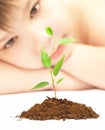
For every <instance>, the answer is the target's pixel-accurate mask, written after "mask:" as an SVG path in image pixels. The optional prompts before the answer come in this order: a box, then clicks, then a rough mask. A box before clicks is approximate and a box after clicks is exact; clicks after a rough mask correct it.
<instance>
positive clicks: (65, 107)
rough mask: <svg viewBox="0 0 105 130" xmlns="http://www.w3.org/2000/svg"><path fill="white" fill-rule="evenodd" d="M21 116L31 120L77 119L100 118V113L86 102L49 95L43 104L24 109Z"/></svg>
mask: <svg viewBox="0 0 105 130" xmlns="http://www.w3.org/2000/svg"><path fill="white" fill-rule="evenodd" d="M19 117H20V118H27V119H30V120H51V119H52V120H60V119H62V120H66V119H76V120H77V119H87V118H98V117H99V115H98V114H97V113H96V112H94V111H93V109H92V108H91V107H87V106H86V105H85V104H80V103H77V102H73V101H68V100H67V99H56V98H49V97H47V99H45V100H44V101H43V102H42V103H41V104H35V105H34V106H32V107H31V108H30V109H29V110H27V111H23V112H22V113H21V115H20V116H19Z"/></svg>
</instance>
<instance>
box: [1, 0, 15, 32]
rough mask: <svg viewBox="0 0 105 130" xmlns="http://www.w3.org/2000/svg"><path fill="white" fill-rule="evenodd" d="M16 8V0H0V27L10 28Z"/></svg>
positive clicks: (8, 29) (3, 28) (7, 29)
mask: <svg viewBox="0 0 105 130" xmlns="http://www.w3.org/2000/svg"><path fill="white" fill-rule="evenodd" d="M16 8H17V7H16V0H0V29H2V30H5V31H10V30H11V28H12V21H14V18H16V15H15V14H14V12H15V10H16Z"/></svg>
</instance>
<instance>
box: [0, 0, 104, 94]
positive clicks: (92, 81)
mask: <svg viewBox="0 0 105 130" xmlns="http://www.w3.org/2000/svg"><path fill="white" fill-rule="evenodd" d="M46 1H47V0H42V3H43V4H42V5H44V6H42V10H43V11H42V12H43V13H42V12H41V11H40V12H39V13H38V14H37V16H35V18H33V19H31V21H30V20H29V19H28V20H26V22H25V23H24V24H25V26H24V27H23V26H22V25H21V26H22V29H20V28H19V30H18V29H17V32H16V33H15V34H11V36H10V35H9V36H8V38H7V39H5V41H3V42H2V43H1V45H2V46H4V45H5V42H6V41H8V39H10V38H12V37H15V40H16V43H14V42H13V43H12V45H11V44H10V45H9V44H8V45H7V44H6V47H7V48H6V49H2V48H3V47H2V46H1V49H0V79H2V80H0V93H1V94H6V93H16V92H27V91H31V88H32V87H33V86H34V85H35V84H36V83H38V82H40V81H42V80H43V79H44V80H47V81H50V80H51V79H50V76H49V73H48V70H46V69H45V68H43V66H42V64H41V62H40V48H41V47H42V46H43V47H44V48H45V49H46V51H47V52H48V53H49V55H51V56H52V60H53V64H55V62H56V61H57V60H58V59H59V58H60V57H61V56H62V55H63V54H66V59H65V62H64V65H63V67H62V70H61V72H60V75H59V76H60V77H61V76H63V77H65V79H64V81H63V82H61V84H59V86H57V88H56V89H57V90H80V89H90V88H94V87H95V88H100V89H105V80H104V77H105V69H104V66H105V54H104V53H105V47H104V46H105V38H104V36H105V25H104V23H105V14H104V12H105V2H104V1H103V0H101V1H100V0H92V1H90V0H84V2H83V1H82V0H75V1H74V0H73V1H72V0H71V1H69V0H66V2H65V0H60V1H59V0H55V1H54V0H50V2H49V1H47V4H46ZM22 2H23V4H21V1H20V3H19V5H20V4H21V5H25V3H26V2H27V0H23V1H22ZM56 2H57V3H56ZM55 3H56V4H55ZM52 4H54V5H56V6H53V7H52V6H51V5H52ZM31 5H32V6H33V2H32V3H31ZM90 5H91V6H90ZM50 6H51V7H50ZM19 7H20V6H19ZM48 7H49V8H50V11H48V12H47V14H46V16H45V15H44V12H46V11H47V10H49V8H48ZM20 8H23V7H20ZM65 8H66V9H65ZM58 9H59V10H60V13H58V14H57V13H55V12H56V11H57V10H58ZM64 10H66V11H64ZM54 11H55V12H54ZM61 11H62V13H61ZM97 12H98V13H97ZM49 14H52V17H49ZM55 14H57V15H55ZM61 14H62V15H61ZM102 14H103V15H102ZM63 16H64V17H63ZM25 17H26V16H25ZM26 18H27V17H26ZM58 18H59V20H58ZM60 19H61V20H60ZM30 22H31V23H30ZM17 26H20V25H17ZM46 26H51V27H52V28H53V29H54V35H55V36H56V40H59V39H61V38H63V37H74V38H76V39H77V40H78V42H77V43H73V44H69V45H66V46H62V47H60V50H59V49H58V46H57V47H56V51H55V53H54V54H52V53H51V49H52V44H51V43H52V39H51V38H49V37H48V36H46V34H45V32H44V30H45V27H46ZM34 28H35V29H34ZM0 34H1V36H0V38H2V36H4V35H5V34H6V32H3V31H2V30H1V31H0ZM42 43H43V45H42ZM8 46H9V47H8ZM18 52H19V53H18ZM57 52H60V54H59V53H57ZM17 54H18V55H17ZM55 57H56V58H55ZM45 74H46V76H45ZM46 77H48V78H46ZM46 89H52V87H51V86H48V87H46V88H43V89H41V90H46Z"/></svg>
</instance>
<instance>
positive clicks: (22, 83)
mask: <svg viewBox="0 0 105 130" xmlns="http://www.w3.org/2000/svg"><path fill="white" fill-rule="evenodd" d="M59 77H60V78H61V77H64V81H62V82H61V83H60V84H59V86H57V87H56V89H57V90H74V89H84V88H85V89H86V88H89V87H90V86H89V85H88V84H86V83H84V82H82V81H80V80H78V79H76V78H74V77H72V76H70V75H68V74H66V73H64V72H63V71H62V72H60V74H59ZM59 77H58V78H59ZM41 81H48V82H51V78H50V75H49V72H48V70H46V69H40V70H32V71H29V70H21V69H18V68H15V67H13V66H11V65H9V64H6V63H3V62H0V94H7V93H17V92H27V91H31V88H32V87H33V86H34V85H36V84H37V83H39V82H41ZM46 89H52V87H51V86H47V87H45V88H42V89H40V90H46Z"/></svg>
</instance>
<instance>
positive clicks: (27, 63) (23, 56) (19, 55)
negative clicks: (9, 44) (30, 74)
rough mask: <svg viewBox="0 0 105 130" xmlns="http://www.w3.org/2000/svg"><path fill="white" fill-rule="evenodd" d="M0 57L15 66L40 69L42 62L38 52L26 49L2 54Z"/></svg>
mask: <svg viewBox="0 0 105 130" xmlns="http://www.w3.org/2000/svg"><path fill="white" fill-rule="evenodd" d="M0 59H1V60H2V61H4V62H6V63H9V64H11V65H13V66H16V67H19V68H24V69H39V68H42V64H41V61H40V58H39V55H38V54H33V53H28V52H25V51H16V50H15V51H11V53H9V52H8V53H5V54H3V55H1V57H0Z"/></svg>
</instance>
